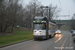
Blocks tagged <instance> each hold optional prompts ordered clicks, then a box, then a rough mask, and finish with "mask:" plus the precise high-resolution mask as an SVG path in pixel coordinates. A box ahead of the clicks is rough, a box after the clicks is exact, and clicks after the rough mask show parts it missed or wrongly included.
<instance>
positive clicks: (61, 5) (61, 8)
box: [59, 0, 64, 14]
mask: <svg viewBox="0 0 75 50" xmlns="http://www.w3.org/2000/svg"><path fill="white" fill-rule="evenodd" d="M59 4H60V6H61V9H62V12H63V14H64V11H63V8H62V4H61V1H60V0H59Z"/></svg>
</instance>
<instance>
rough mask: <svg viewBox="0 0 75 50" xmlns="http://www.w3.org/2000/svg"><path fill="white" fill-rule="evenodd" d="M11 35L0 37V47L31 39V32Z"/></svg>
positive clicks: (19, 32) (18, 32)
mask: <svg viewBox="0 0 75 50" xmlns="http://www.w3.org/2000/svg"><path fill="white" fill-rule="evenodd" d="M14 33H17V34H13V35H7V36H0V46H2V45H6V44H11V43H15V42H19V41H23V40H28V39H32V38H33V34H32V31H14Z"/></svg>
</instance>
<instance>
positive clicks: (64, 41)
mask: <svg viewBox="0 0 75 50" xmlns="http://www.w3.org/2000/svg"><path fill="white" fill-rule="evenodd" d="M66 39H67V37H66ZM66 39H65V41H64V42H63V44H62V46H61V48H60V49H59V50H62V48H63V46H64V44H65V42H66Z"/></svg>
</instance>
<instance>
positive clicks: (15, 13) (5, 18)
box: [0, 0, 23, 32]
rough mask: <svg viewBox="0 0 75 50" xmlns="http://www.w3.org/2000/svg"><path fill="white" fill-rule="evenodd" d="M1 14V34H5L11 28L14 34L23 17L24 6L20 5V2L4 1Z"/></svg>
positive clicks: (13, 0) (16, 0)
mask: <svg viewBox="0 0 75 50" xmlns="http://www.w3.org/2000/svg"><path fill="white" fill-rule="evenodd" d="M0 14H1V15H0V20H1V22H0V27H1V29H0V30H1V31H0V32H5V31H6V30H7V28H8V27H9V26H11V32H13V27H14V25H15V24H16V23H17V21H19V20H20V19H21V18H22V16H23V8H22V5H20V4H18V0H4V2H3V4H2V8H1V13H0ZM18 19H19V20H18Z"/></svg>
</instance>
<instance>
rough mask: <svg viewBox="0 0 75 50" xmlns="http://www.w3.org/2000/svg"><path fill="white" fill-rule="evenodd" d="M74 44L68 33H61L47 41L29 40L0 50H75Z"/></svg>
mask: <svg viewBox="0 0 75 50" xmlns="http://www.w3.org/2000/svg"><path fill="white" fill-rule="evenodd" d="M74 47H75V43H74V42H73V37H72V35H71V33H70V32H69V31H62V34H57V35H55V37H53V38H50V39H48V40H36V41H35V40H29V41H26V42H22V43H18V44H14V45H11V46H7V47H3V48H0V50H75V48H74Z"/></svg>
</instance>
